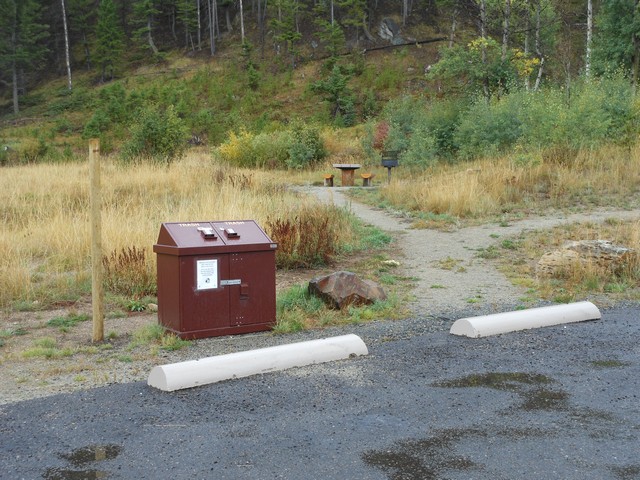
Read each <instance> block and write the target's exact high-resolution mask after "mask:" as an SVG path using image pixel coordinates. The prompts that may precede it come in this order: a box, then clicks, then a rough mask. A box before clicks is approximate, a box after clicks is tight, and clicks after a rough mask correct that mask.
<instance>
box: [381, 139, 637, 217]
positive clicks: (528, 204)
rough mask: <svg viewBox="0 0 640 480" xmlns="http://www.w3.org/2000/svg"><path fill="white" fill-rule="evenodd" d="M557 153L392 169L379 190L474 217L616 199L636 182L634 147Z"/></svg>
mask: <svg viewBox="0 0 640 480" xmlns="http://www.w3.org/2000/svg"><path fill="white" fill-rule="evenodd" d="M554 153H555V154H554ZM557 153H558V152H551V153H548V152H547V153H545V152H540V153H537V154H530V155H529V156H528V157H527V158H526V159H525V160H526V161H523V160H522V159H521V158H518V157H517V156H512V157H505V158H500V159H487V160H480V161H476V162H472V163H463V164H456V165H451V166H441V167H437V168H434V169H432V170H429V171H426V172H424V173H421V174H417V175H411V176H409V175H406V173H403V172H402V171H401V169H396V170H397V172H394V174H395V176H394V181H393V182H392V183H391V185H389V186H388V187H385V188H384V189H383V190H382V192H381V195H382V196H383V197H384V198H385V199H386V200H387V201H388V202H390V203H391V204H393V205H395V206H397V207H400V208H404V209H407V210H412V211H420V212H431V213H435V214H448V215H452V216H456V217H460V218H477V217H487V216H495V215H501V214H504V213H509V212H512V211H518V210H530V209H539V208H549V207H553V208H562V207H567V206H574V205H579V204H581V203H587V204H597V205H607V204H608V203H609V202H610V201H612V200H611V199H612V197H616V200H615V201H617V202H618V203H621V202H624V201H627V200H629V198H630V195H631V194H633V193H635V192H636V191H637V189H638V187H639V186H640V150H639V149H638V148H635V149H634V150H633V151H631V152H629V151H628V150H626V149H623V148H616V147H608V148H604V149H601V150H598V151H582V152H579V153H578V154H575V156H572V157H571V158H569V159H567V158H564V157H563V156H561V155H557Z"/></svg>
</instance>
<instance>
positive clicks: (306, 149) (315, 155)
mask: <svg viewBox="0 0 640 480" xmlns="http://www.w3.org/2000/svg"><path fill="white" fill-rule="evenodd" d="M291 133H292V135H291V145H290V146H289V152H288V153H289V158H287V160H286V164H287V167H289V168H295V169H301V168H305V167H308V166H310V165H312V164H314V163H317V162H319V161H320V160H322V159H323V158H324V157H325V156H326V155H327V152H326V150H325V148H324V143H322V139H321V138H320V131H319V130H318V128H316V127H313V126H309V125H306V124H298V125H295V126H294V127H293V129H292V132H291Z"/></svg>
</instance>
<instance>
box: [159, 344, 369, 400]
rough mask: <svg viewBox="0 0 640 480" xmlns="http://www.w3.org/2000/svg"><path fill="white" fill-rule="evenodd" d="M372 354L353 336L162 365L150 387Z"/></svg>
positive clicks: (173, 387)
mask: <svg viewBox="0 0 640 480" xmlns="http://www.w3.org/2000/svg"><path fill="white" fill-rule="evenodd" d="M368 353H369V351H368V350H367V346H366V345H365V344H364V342H363V341H362V339H361V338H360V337H358V336H357V335H353V334H351V335H342V336H339V337H331V338H324V339H320V340H311V341H308V342H300V343H292V344H289V345H279V346H277V347H269V348H261V349H258V350H249V351H247V352H237V353H229V354H227V355H219V356H217V357H208V358H201V359H199V360H191V361H187V362H180V363H171V364H169V365H160V366H157V367H154V368H153V369H152V370H151V372H150V373H149V379H148V380H147V384H148V385H150V386H152V387H155V388H159V389H160V390H164V391H165V392H172V391H174V390H180V389H183V388H191V387H195V386H198V385H207V384H210V383H215V382H220V381H223V380H229V379H232V378H242V377H248V376H250V375H257V374H260V373H267V372H275V371H278V370H285V369H287V368H292V367H302V366H304V365H312V364H316V363H324V362H331V361H334V360H342V359H346V358H350V357H354V356H360V355H367V354H368Z"/></svg>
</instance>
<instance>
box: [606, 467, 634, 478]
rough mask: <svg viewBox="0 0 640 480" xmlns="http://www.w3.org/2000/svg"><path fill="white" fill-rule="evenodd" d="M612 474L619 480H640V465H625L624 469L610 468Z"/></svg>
mask: <svg viewBox="0 0 640 480" xmlns="http://www.w3.org/2000/svg"><path fill="white" fill-rule="evenodd" d="M611 470H613V473H614V474H615V476H616V477H617V478H619V479H620V480H636V479H638V478H640V465H627V466H626V467H611Z"/></svg>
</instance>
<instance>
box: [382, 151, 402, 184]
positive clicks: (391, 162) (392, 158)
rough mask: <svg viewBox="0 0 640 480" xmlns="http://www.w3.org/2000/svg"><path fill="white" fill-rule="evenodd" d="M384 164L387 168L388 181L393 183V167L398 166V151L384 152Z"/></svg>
mask: <svg viewBox="0 0 640 480" xmlns="http://www.w3.org/2000/svg"><path fill="white" fill-rule="evenodd" d="M382 166H383V167H385V168H386V169H387V183H391V169H392V168H394V167H397V166H398V152H394V151H386V152H382Z"/></svg>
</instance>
